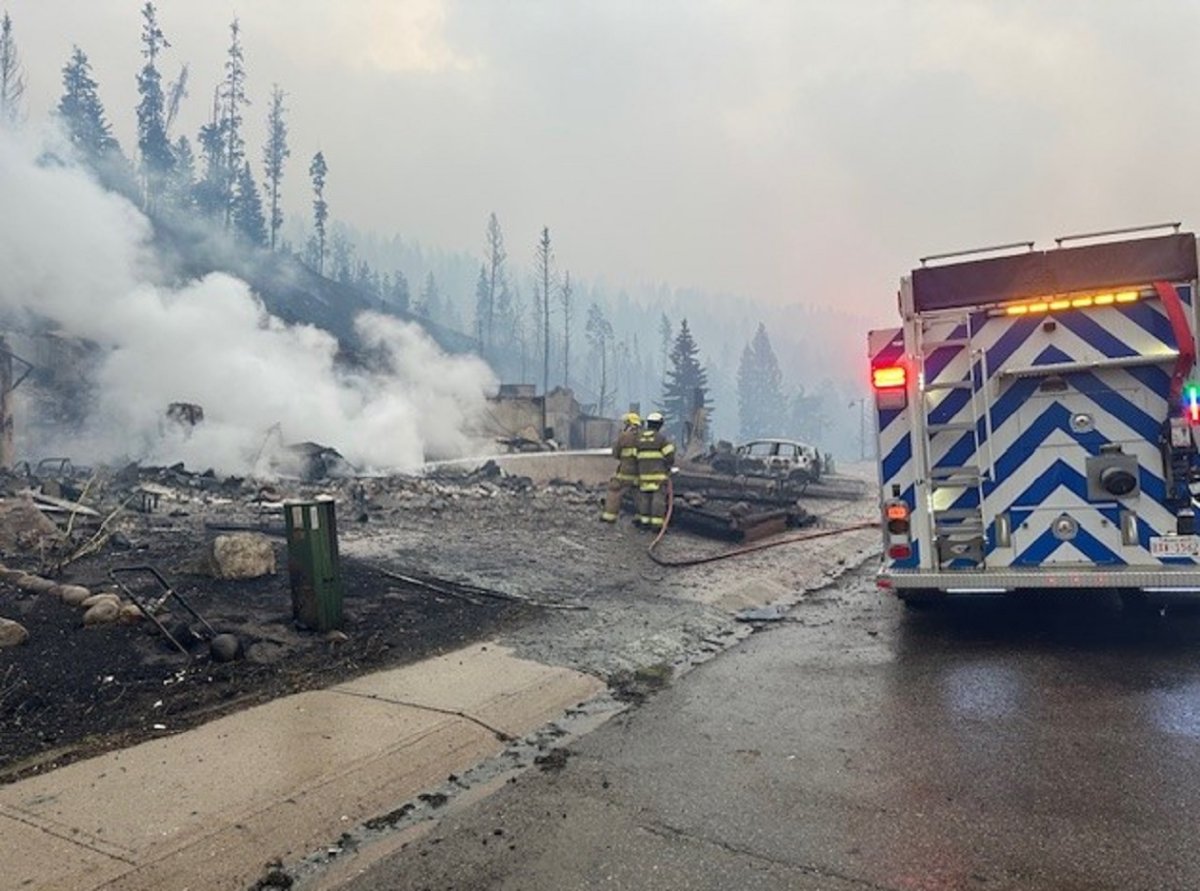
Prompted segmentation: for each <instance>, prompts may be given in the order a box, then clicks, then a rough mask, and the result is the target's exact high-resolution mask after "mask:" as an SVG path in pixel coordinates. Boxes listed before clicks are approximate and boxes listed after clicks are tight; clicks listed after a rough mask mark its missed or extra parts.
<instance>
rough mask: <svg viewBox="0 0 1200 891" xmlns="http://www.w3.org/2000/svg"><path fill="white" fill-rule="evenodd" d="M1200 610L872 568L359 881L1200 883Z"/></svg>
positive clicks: (1059, 887)
mask: <svg viewBox="0 0 1200 891" xmlns="http://www.w3.org/2000/svg"><path fill="white" fill-rule="evenodd" d="M1198 740H1200V619H1197V618H1195V617H1176V616H1166V617H1158V616H1149V617H1145V616H1143V617H1140V618H1139V617H1135V616H1131V615H1128V614H1124V613H1122V612H1121V609H1120V606H1119V604H1118V603H1116V602H1114V601H1103V602H1097V601H1094V600H1080V599H1067V598H1056V599H1054V600H1050V601H1042V602H1038V603H1030V602H1021V601H1011V600H1004V599H1000V598H995V599H992V598H988V599H983V600H973V601H970V602H961V603H952V604H947V605H946V606H945V607H944V608H941V609H938V610H936V611H933V612H923V613H908V614H906V611H905V610H904V609H903V608H901V607H900V606H899V605H898V604H897V603H895V602H894V601H892V600H891V599H890V598H886V597H883V596H881V595H879V594H877V593H876V591H875V590H874V587H873V585H872V583H871V580H870V577H869V574H868V573H866V572H859V573H856V574H853V575H851V576H850V577H848V578H847V579H845V580H844V581H843V582H842V583H841V584H840V585H839V586H838V587H837V588H835V589H832V590H829V591H826V592H824V593H822V594H819V595H816V596H814V597H813V598H812V599H810V600H808V601H806V602H804V603H802V604H801V605H800V606H798V607H796V609H795V610H793V612H792V613H791V614H790V615H789V617H788V620H787V621H786V622H783V623H779V624H775V625H772V626H770V627H769V628H765V629H764V630H763V632H762V633H760V634H756V635H754V636H753V637H751V638H750V639H749V640H747V641H746V642H745V643H744V644H742V645H741V646H739V647H737V648H736V649H734V650H732V651H729V652H727V653H726V654H724V655H722V656H720V657H718V658H717V659H715V660H713V661H712V662H710V663H708V664H706V665H703V666H701V667H700V668H698V669H696V670H695V671H693V672H692V673H690V674H688V675H686V676H685V677H683V678H681V679H679V680H678V682H677V683H676V684H674V685H673V686H672V687H671V688H669V689H667V690H666V691H664V692H662V693H660V694H658V695H657V696H655V697H654V698H653V699H651V700H650V701H649V702H648V703H647V704H646V705H644V706H642V707H641V708H639V709H636V710H634V711H632V712H629V713H626V714H624V715H622V716H620V717H618V718H616V719H614V720H613V721H611V722H610V723H609V724H607V725H605V726H604V727H602V728H601V729H600V730H598V731H597V732H595V733H593V734H591V735H590V736H588V737H586V738H584V739H583V740H581V741H579V742H577V743H576V744H575V745H573V746H572V747H571V748H570V749H569V753H570V757H569V758H568V760H567V763H566V765H565V767H562V768H561V769H560V770H552V771H543V772H530V773H527V774H524V775H522V776H521V777H520V778H518V779H517V780H516V781H515V782H513V783H510V784H509V785H507V786H505V787H504V788H503V789H502V790H501V791H499V792H498V793H497V794H495V795H493V796H491V797H490V798H488V799H486V800H485V801H483V802H482V803H479V804H476V805H474V806H472V807H470V808H465V809H463V810H462V811H460V812H458V813H453V814H449V815H447V817H446V818H445V819H444V820H443V821H442V822H441V823H440V824H439V825H438V826H437V827H436V828H435V829H434V830H433V831H432V832H431V833H429V834H427V835H426V836H425V837H424V838H422V839H420V840H417V841H414V842H412V843H411V844H409V845H408V846H407V847H406V848H404V849H403V850H401V851H399V852H397V853H396V854H394V855H392V856H391V857H389V858H387V859H385V860H383V861H381V862H379V863H376V864H375V865H374V866H373V867H371V868H370V869H369V870H368V871H367V872H365V873H364V874H362V875H361V876H359V877H358V878H356V879H355V880H353V881H352V883H351V884H350V885H349V886H348V887H350V888H352V889H355V891H366V889H410V888H414V889H415V888H431V889H442V888H454V889H531V891H539V889H546V891H550V889H555V891H558V889H575V888H606V889H607V888H625V889H664V891H666V889H684V888H686V889H758V888H788V889H792V888H794V889H829V891H843V889H846V891H850V889H864V888H867V889H938V891H941V889H946V891H949V889H988V891H991V889H1055V891H1064V889H1065V891H1073V889H1122V891H1130V889H1143V888H1144V889H1195V888H1200V846H1198V845H1197V844H1196V842H1195V839H1196V826H1197V825H1198V822H1200V746H1198V744H1197V743H1198Z"/></svg>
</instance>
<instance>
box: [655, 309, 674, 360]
mask: <svg viewBox="0 0 1200 891" xmlns="http://www.w3.org/2000/svg"><path fill="white" fill-rule="evenodd" d="M671 339H672V334H671V320H670V319H668V318H667V314H666V313H663V314H662V318H660V319H659V320H658V342H659V345H660V347H661V349H662V352H661V354H660V355H661V356H662V364H661V366H660V367H661V368H662V371H663V374H664V375H665V374H666V373H667V365H668V364H669V363H670V361H671Z"/></svg>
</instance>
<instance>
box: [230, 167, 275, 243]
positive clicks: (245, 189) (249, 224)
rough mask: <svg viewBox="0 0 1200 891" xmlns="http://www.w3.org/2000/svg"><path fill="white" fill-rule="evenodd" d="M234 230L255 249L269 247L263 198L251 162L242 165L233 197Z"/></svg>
mask: <svg viewBox="0 0 1200 891" xmlns="http://www.w3.org/2000/svg"><path fill="white" fill-rule="evenodd" d="M232 214H233V217H232V219H233V230H234V232H235V233H237V235H238V237H240V238H241V239H243V240H245V241H246V242H248V243H250V244H251V245H253V246H254V247H266V245H267V221H266V219H265V218H264V217H263V207H262V198H261V197H260V196H259V194H258V186H257V185H256V184H255V182H254V174H253V172H251V170H250V162H249V161H246V162H245V163H243V164H242V172H241V175H240V176H238V181H237V188H236V189H235V190H234V197H233V211H232Z"/></svg>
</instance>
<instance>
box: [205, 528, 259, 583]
mask: <svg viewBox="0 0 1200 891" xmlns="http://www.w3.org/2000/svg"><path fill="white" fill-rule="evenodd" d="M205 567H206V570H207V573H208V574H209V575H211V576H212V577H213V578H218V579H256V578H261V577H262V576H264V575H273V574H274V573H275V546H274V545H272V544H271V540H270V539H269V538H267V537H266V536H265V535H261V534H259V533H257V532H235V533H233V534H232V535H218V536H217V537H216V538H215V539H213V542H212V544H211V545H210V546H209V550H208V553H207V555H206V560H205Z"/></svg>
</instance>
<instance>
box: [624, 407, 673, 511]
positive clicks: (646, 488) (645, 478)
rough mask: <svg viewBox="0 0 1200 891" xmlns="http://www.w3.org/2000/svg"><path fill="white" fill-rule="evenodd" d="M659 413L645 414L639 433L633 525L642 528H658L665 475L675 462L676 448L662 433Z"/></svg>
mask: <svg viewBox="0 0 1200 891" xmlns="http://www.w3.org/2000/svg"><path fill="white" fill-rule="evenodd" d="M662 426H663V416H662V412H658V411H652V412H650V414H648V415H646V427H645V429H643V430H642V432H641V433H640V434H638V441H637V472H638V494H637V514H636V515H635V516H634V518H633V522H634V523H635V524H636V525H638V526H640V527H641V528H643V529H650V530H656V529H661V528H662V525H663V520H664V517H665V516H666V513H667V492H666V489H665V486H666V482H667V475H668V474H669V473H670V472H671V465H673V464H674V463H675V445H674V444H673V443H672V442H671V441H670V440H669V439H667V437H666V434H664V433H663V432H662Z"/></svg>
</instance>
